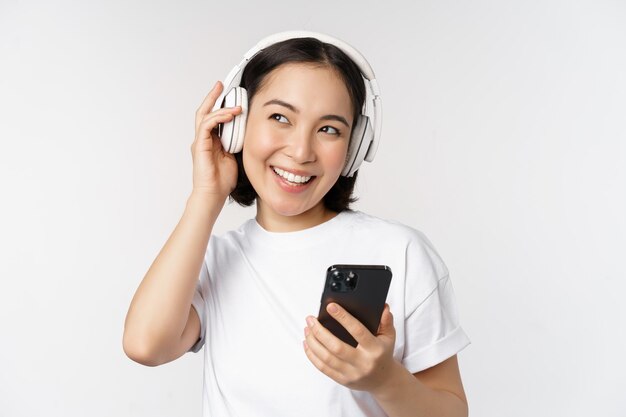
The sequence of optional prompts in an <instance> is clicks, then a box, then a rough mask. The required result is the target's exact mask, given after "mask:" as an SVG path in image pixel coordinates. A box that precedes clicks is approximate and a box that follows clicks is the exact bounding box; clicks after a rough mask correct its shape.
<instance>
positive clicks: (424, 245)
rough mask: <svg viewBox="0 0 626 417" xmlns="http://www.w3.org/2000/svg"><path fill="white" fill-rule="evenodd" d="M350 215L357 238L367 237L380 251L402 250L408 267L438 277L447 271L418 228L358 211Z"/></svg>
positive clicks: (440, 258)
mask: <svg viewBox="0 0 626 417" xmlns="http://www.w3.org/2000/svg"><path fill="white" fill-rule="evenodd" d="M352 217H353V221H352V222H351V223H352V226H353V227H354V228H355V229H356V230H358V231H359V233H360V237H361V238H363V239H364V240H366V241H367V240H369V241H370V242H371V243H372V244H375V245H376V246H378V247H379V248H380V249H381V250H382V251H387V249H389V250H390V251H394V252H398V251H402V252H403V254H404V259H405V262H406V267H407V268H408V269H413V268H415V269H417V270H419V271H426V270H429V271H432V273H433V274H434V275H435V276H436V277H438V278H441V277H444V276H446V275H447V274H448V269H447V267H446V265H445V263H444V261H443V259H442V257H441V256H440V255H439V252H438V251H437V249H436V248H435V245H434V244H433V243H432V241H431V240H430V239H429V238H428V236H427V235H426V234H425V233H424V232H423V231H422V230H420V229H418V228H416V227H413V226H410V225H407V224H405V223H402V222H400V221H397V220H393V219H386V218H381V217H377V216H374V215H371V214H367V213H364V212H361V211H354V213H353V214H352Z"/></svg>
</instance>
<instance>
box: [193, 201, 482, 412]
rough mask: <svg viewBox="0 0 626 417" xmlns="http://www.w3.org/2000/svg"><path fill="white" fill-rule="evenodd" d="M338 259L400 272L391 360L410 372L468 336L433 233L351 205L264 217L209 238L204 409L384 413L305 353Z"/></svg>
mask: <svg viewBox="0 0 626 417" xmlns="http://www.w3.org/2000/svg"><path fill="white" fill-rule="evenodd" d="M333 264H361V265H363V264H380V265H387V266H389V267H390V269H391V271H392V273H393V277H392V279H391V286H390V288H389V293H388V295H387V300H386V301H387V303H388V304H389V306H390V309H391V312H392V314H393V317H394V326H395V328H396V342H395V347H394V353H393V356H394V358H395V359H396V360H398V361H400V362H401V363H402V364H403V365H404V366H405V367H406V368H407V369H408V370H409V371H410V372H411V373H415V372H418V371H421V370H424V369H426V368H429V367H431V366H434V365H436V364H438V363H440V362H442V361H444V360H445V359H447V358H449V357H451V356H453V355H454V354H456V353H457V352H459V351H460V350H462V349H463V348H465V347H466V346H467V345H469V344H470V343H471V342H470V340H469V338H468V337H467V335H466V334H465V332H464V331H463V329H462V328H461V326H460V324H459V317H458V313H457V309H456V305H455V296H454V291H453V288H452V283H451V281H450V278H449V275H448V270H447V268H446V266H445V264H444V263H443V261H442V259H441V258H440V257H439V255H438V254H437V252H436V251H435V249H434V247H433V245H432V244H431V243H430V241H429V240H428V239H427V238H426V236H425V235H424V234H423V233H422V232H421V231H418V230H416V229H413V228H411V227H409V226H406V225H404V224H402V223H399V222H396V221H393V220H384V219H380V218H377V217H374V216H371V215H368V214H366V213H363V212H360V211H352V210H345V211H343V212H341V213H339V214H338V215H337V216H335V217H334V218H332V219H331V220H328V221H326V222H324V223H322V224H320V225H317V226H314V227H311V228H308V229H304V230H300V231H295V232H284V233H279V232H269V231H267V230H265V229H263V228H262V227H261V226H260V225H259V224H258V222H257V221H256V219H254V218H253V219H249V220H247V221H246V222H244V223H243V224H242V225H241V226H240V227H239V228H238V229H237V230H231V231H229V232H227V233H225V234H223V235H221V236H215V235H212V236H211V237H210V239H209V244H208V247H207V252H206V255H205V258H204V263H203V265H202V270H201V273H200V278H199V280H198V283H197V286H196V292H195V294H194V297H193V307H194V308H195V309H196V311H197V312H198V315H199V317H200V321H201V338H200V339H199V340H198V342H197V343H196V344H195V345H194V346H192V348H191V349H190V350H189V351H190V352H198V351H199V350H200V348H202V346H203V345H205V344H206V349H204V375H203V376H204V389H203V415H204V416H205V417H209V416H210V417H228V416H237V417H247V416H255V417H257V416H275V417H279V416H315V417H320V416H331V415H333V416H339V415H341V416H350V417H357V416H385V413H384V411H383V409H382V408H380V407H379V406H378V403H377V402H376V401H375V400H374V398H373V397H372V396H371V395H370V394H369V393H368V392H366V391H356V390H350V389H348V388H347V387H345V386H343V385H341V384H339V383H337V382H335V381H334V380H333V379H331V378H329V377H328V376H326V375H325V374H324V373H322V372H321V371H320V370H318V369H317V368H316V367H315V365H313V363H311V362H310V361H309V359H308V357H307V356H306V353H305V352H304V349H303V346H302V341H303V340H304V327H305V326H306V321H305V317H306V316H307V315H313V316H315V317H317V314H318V312H319V308H320V297H321V294H322V290H323V287H324V283H325V278H326V270H327V268H328V267H329V266H330V265H333Z"/></svg>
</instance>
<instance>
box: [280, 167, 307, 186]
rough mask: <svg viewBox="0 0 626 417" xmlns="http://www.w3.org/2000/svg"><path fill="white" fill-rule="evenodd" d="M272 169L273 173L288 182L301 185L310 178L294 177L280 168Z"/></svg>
mask: <svg viewBox="0 0 626 417" xmlns="http://www.w3.org/2000/svg"><path fill="white" fill-rule="evenodd" d="M272 168H273V169H274V172H275V173H277V174H278V175H280V176H281V177H283V178H284V179H286V180H287V181H289V182H294V183H298V184H303V183H305V182H308V181H309V180H310V179H311V177H303V176H301V175H294V174H292V173H291V172H287V171H285V170H282V169H280V168H276V167H272Z"/></svg>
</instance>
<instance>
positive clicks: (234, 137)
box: [218, 87, 248, 153]
mask: <svg viewBox="0 0 626 417" xmlns="http://www.w3.org/2000/svg"><path fill="white" fill-rule="evenodd" d="M235 106H241V113H239V114H238V115H235V116H234V117H233V119H232V120H230V121H228V122H224V123H220V125H219V127H218V136H219V137H220V140H221V142H222V147H223V148H224V151H225V152H229V153H236V152H239V151H241V149H242V148H243V137H244V134H245V126H246V119H247V116H248V92H247V91H246V89H245V88H242V87H233V88H232V89H231V90H230V91H229V92H228V94H226V96H225V97H224V100H223V102H222V104H221V106H220V108H225V107H235Z"/></svg>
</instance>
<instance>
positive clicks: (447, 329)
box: [402, 231, 471, 373]
mask: <svg viewBox="0 0 626 417" xmlns="http://www.w3.org/2000/svg"><path fill="white" fill-rule="evenodd" d="M405 286H406V287H405V308H406V311H405V321H404V325H405V329H404V330H405V349H404V354H403V358H402V364H403V365H404V366H405V367H406V368H407V369H408V370H409V372H411V373H415V372H419V371H423V370H424V369H427V368H430V367H432V366H434V365H437V364H438V363H441V362H443V361H444V360H446V359H448V358H450V357H452V356H453V355H455V354H456V353H458V352H459V351H461V350H462V349H464V348H465V347H467V346H468V345H469V344H470V343H471V341H470V340H469V338H468V337H467V335H466V334H465V332H464V331H463V329H462V328H461V325H460V322H459V314H458V311H457V306H456V299H455V294H454V289H453V287H452V281H451V280H450V275H449V272H448V269H447V267H446V265H445V264H444V262H443V260H442V259H441V257H440V256H439V254H438V253H437V251H436V250H435V248H434V247H433V245H432V243H431V242H430V241H429V240H428V238H427V237H426V236H425V235H424V234H423V233H422V232H419V231H417V234H416V236H415V239H413V240H412V241H411V242H410V243H409V245H408V246H407V253H406V282H405Z"/></svg>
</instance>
